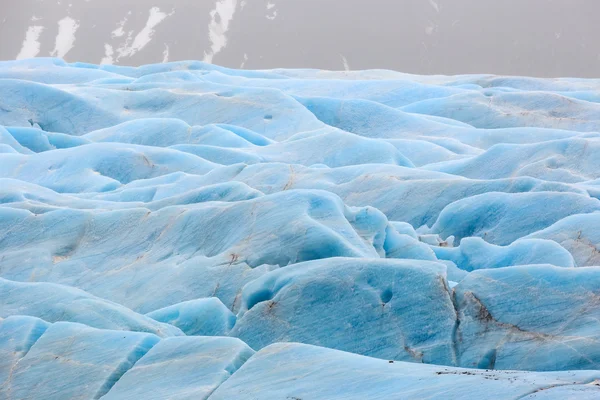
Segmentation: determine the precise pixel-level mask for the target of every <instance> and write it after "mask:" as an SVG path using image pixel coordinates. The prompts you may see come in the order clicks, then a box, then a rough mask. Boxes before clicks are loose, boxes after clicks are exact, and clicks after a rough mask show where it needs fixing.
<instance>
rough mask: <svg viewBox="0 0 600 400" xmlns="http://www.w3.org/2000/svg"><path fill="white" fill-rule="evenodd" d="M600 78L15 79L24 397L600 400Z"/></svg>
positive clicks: (10, 292)
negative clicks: (574, 399) (505, 399)
mask: <svg viewBox="0 0 600 400" xmlns="http://www.w3.org/2000/svg"><path fill="white" fill-rule="evenodd" d="M599 232H600V79H597V80H594V79H575V78H561V79H538V78H528V77H502V76H493V75H459V76H419V75H409V74H403V73H399V72H394V71H387V70H369V71H342V72H336V71H322V70H308V69H296V70H293V69H273V70H262V71H251V70H234V69H227V68H223V67H219V66H216V65H212V64H207V63H204V62H199V61H186V62H172V63H165V64H156V65H145V66H140V67H125V66H113V65H100V66H98V65H91V64H84V63H66V62H65V61H63V60H61V59H57V58H37V59H27V60H18V61H3V62H0V399H99V398H102V399H107V400H108V399H166V398H169V399H209V400H218V399H246V398H247V399H251V398H260V399H295V400H298V399H302V400H307V399H311V400H314V399H323V400H326V399H425V398H431V399H434V398H461V399H474V400H476V399H497V398H507V399H509V398H511V399H567V398H577V399H596V398H599V397H600V322H599V321H600V233H599Z"/></svg>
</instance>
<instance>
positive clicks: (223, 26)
mask: <svg viewBox="0 0 600 400" xmlns="http://www.w3.org/2000/svg"><path fill="white" fill-rule="evenodd" d="M236 7H237V0H217V2H216V4H215V8H214V10H212V11H211V12H210V23H209V24H208V38H209V40H210V42H211V46H210V50H209V51H205V52H204V60H203V61H204V62H207V63H212V61H213V57H214V56H215V55H216V54H217V53H219V52H220V51H221V50H223V49H224V48H225V46H227V36H226V33H227V31H228V30H229V23H230V22H231V20H233V15H234V14H235V9H236ZM217 15H218V17H217Z"/></svg>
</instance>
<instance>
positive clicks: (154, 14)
mask: <svg viewBox="0 0 600 400" xmlns="http://www.w3.org/2000/svg"><path fill="white" fill-rule="evenodd" d="M170 15H173V13H170V14H167V13H164V12H162V11H160V8H158V7H152V8H151V9H150V15H149V16H148V21H146V26H144V28H143V29H142V30H141V31H140V32H139V33H138V34H137V35H136V36H135V39H133V43H131V45H128V43H127V44H126V45H125V46H122V47H119V49H118V53H119V56H118V57H117V59H119V58H121V57H131V56H133V55H134V54H135V53H137V52H138V51H140V50H142V49H143V48H144V47H146V46H147V45H148V43H150V41H151V40H152V36H153V35H154V30H155V28H156V26H157V25H158V24H160V23H161V22H162V21H163V20H164V19H165V18H167V17H168V16H170ZM113 33H114V32H113Z"/></svg>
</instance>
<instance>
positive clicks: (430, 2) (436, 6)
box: [429, 0, 440, 13]
mask: <svg viewBox="0 0 600 400" xmlns="http://www.w3.org/2000/svg"><path fill="white" fill-rule="evenodd" d="M429 4H430V5H431V7H433V8H434V10H435V11H436V12H438V13H439V12H440V5H439V4H438V3H436V2H435V1H434V0H429Z"/></svg>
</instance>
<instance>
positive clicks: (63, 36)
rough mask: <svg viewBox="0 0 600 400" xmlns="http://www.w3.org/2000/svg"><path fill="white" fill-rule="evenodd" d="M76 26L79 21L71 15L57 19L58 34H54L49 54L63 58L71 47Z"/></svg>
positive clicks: (73, 42) (77, 26)
mask: <svg viewBox="0 0 600 400" xmlns="http://www.w3.org/2000/svg"><path fill="white" fill-rule="evenodd" d="M78 28H79V23H78V22H77V21H75V20H74V19H73V18H71V17H64V18H63V19H61V20H60V21H58V35H56V41H55V42H54V50H52V52H50V55H51V56H53V57H59V58H63V57H64V56H65V55H66V54H67V53H68V52H69V51H70V50H71V49H72V48H73V45H74V44H75V33H76V32H77V29H78Z"/></svg>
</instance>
